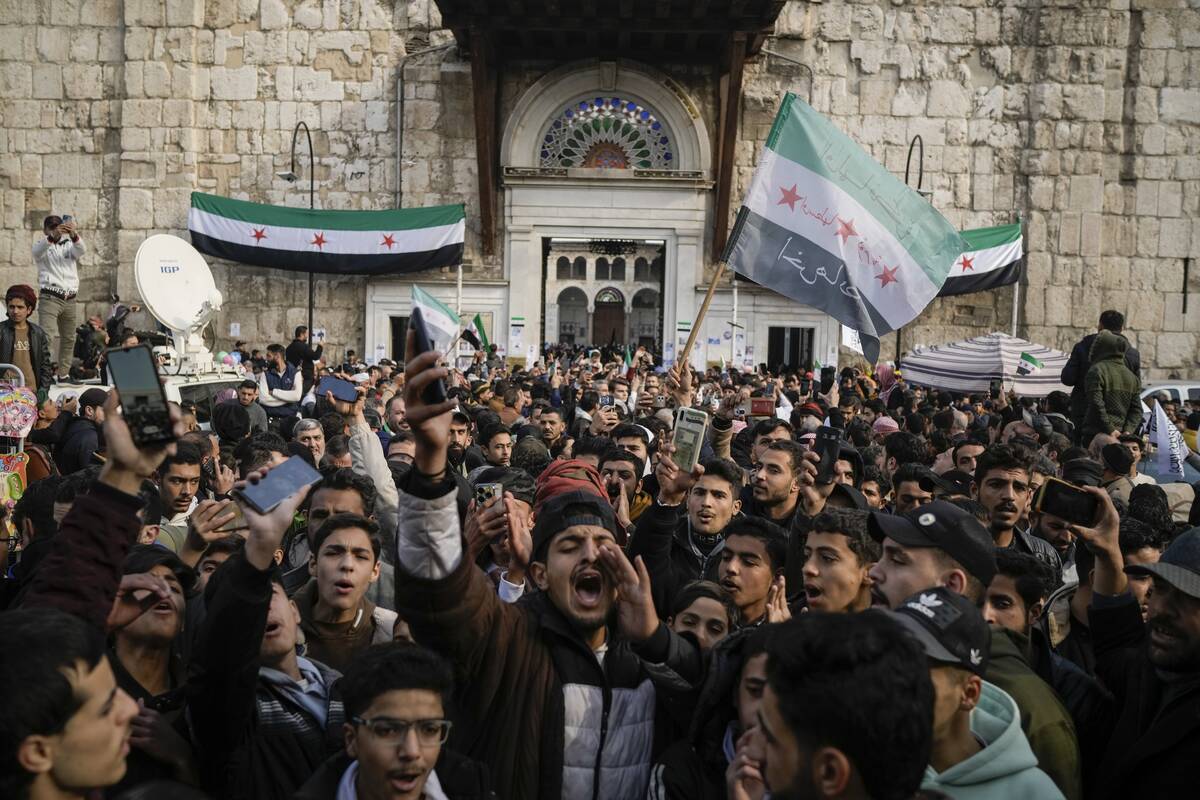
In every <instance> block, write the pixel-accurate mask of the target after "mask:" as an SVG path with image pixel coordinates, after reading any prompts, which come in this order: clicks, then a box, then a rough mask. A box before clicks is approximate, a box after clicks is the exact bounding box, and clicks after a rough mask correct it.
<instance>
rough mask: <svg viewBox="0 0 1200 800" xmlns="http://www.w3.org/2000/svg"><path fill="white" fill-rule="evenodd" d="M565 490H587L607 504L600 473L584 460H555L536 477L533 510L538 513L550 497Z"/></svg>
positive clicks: (606, 494) (565, 491) (606, 493)
mask: <svg viewBox="0 0 1200 800" xmlns="http://www.w3.org/2000/svg"><path fill="white" fill-rule="evenodd" d="M567 492H587V493H590V494H592V495H595V496H596V497H598V498H600V499H601V500H602V501H603V502H604V503H605V505H607V504H608V492H606V491H605V490H604V483H603V482H602V481H601V480H600V473H599V472H597V471H596V470H595V469H594V468H593V467H592V465H591V464H588V463H587V462H586V461H579V460H574V459H573V460H571V461H555V462H554V463H553V464H551V465H550V466H549V467H548V468H546V470H545V471H543V472H542V474H541V475H539V476H538V479H537V490H536V492H535V493H534V511H535V513H537V514H538V515H540V514H541V512H542V507H543V506H544V505H545V504H546V503H547V502H548V501H549V500H551V499H552V498H554V497H557V496H558V495H560V494H565V493H567Z"/></svg>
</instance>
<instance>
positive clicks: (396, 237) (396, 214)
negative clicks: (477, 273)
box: [188, 192, 466, 275]
mask: <svg viewBox="0 0 1200 800" xmlns="http://www.w3.org/2000/svg"><path fill="white" fill-rule="evenodd" d="M188 230H189V231H190V232H191V234H192V245H193V246H194V247H195V248H196V249H197V250H199V251H200V252H201V253H206V254H208V255H210V256H215V257H216V258H224V259H227V260H229V261H237V262H239V263H242V264H253V265H255V266H259V267H273V268H275V269H284V270H289V271H292V272H322V273H332V274H338V275H393V274H398V273H405V272H416V271H418V270H423V269H432V268H433V267H446V266H453V265H455V264H458V263H460V262H461V261H462V257H463V235H464V231H465V230H466V221H465V213H464V211H463V206H462V205H453V206H433V207H431V208H393V209H388V210H385V211H313V210H311V209H307V208H288V207H285V206H270V205H264V204H262V203H250V202H247V201H245V200H233V199H231V198H228V197H218V196H217V195H212V194H204V193H202V192H192V208H191V211H189V212H188Z"/></svg>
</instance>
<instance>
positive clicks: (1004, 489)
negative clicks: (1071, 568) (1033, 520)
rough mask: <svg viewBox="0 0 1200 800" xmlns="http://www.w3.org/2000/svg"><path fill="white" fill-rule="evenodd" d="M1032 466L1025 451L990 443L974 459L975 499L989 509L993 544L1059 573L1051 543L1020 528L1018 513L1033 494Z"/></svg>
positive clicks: (1058, 563)
mask: <svg viewBox="0 0 1200 800" xmlns="http://www.w3.org/2000/svg"><path fill="white" fill-rule="evenodd" d="M1032 468H1033V465H1032V459H1031V458H1030V457H1029V456H1028V454H1027V453H1026V451H1024V450H1022V449H1020V448H1017V447H1013V446H1012V445H1006V444H994V445H992V446H991V447H989V448H988V449H987V450H985V451H983V453H982V454H980V456H979V458H978V459H977V460H976V466H975V483H974V490H975V499H976V500H978V501H979V503H980V505H982V506H983V507H984V508H985V509H986V510H987V512H988V530H989V531H990V532H991V534H992V541H993V542H995V543H996V547H999V548H1010V547H1011V548H1013V549H1014V550H1016V551H1017V552H1020V553H1028V554H1029V555H1032V556H1036V557H1037V558H1038V559H1040V560H1041V561H1043V562H1045V563H1046V564H1047V565H1049V566H1050V567H1052V568H1053V569H1054V571H1055V572H1059V571H1061V570H1062V561H1061V559H1060V558H1059V555H1058V551H1057V550H1055V549H1054V546H1053V545H1052V544H1050V543H1049V542H1047V541H1046V540H1044V539H1040V538H1038V537H1036V536H1034V535H1032V534H1031V533H1030V532H1029V531H1028V530H1025V529H1022V528H1021V527H1020V521H1021V515H1022V514H1024V513H1025V509H1026V508H1027V507H1028V506H1029V500H1030V498H1031V497H1032V496H1033V484H1032V483H1031V480H1032V475H1031V473H1032Z"/></svg>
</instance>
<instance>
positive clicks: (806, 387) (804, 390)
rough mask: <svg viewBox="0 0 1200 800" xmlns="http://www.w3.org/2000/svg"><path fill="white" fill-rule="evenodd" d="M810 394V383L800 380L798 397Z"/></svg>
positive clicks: (803, 379) (806, 379)
mask: <svg viewBox="0 0 1200 800" xmlns="http://www.w3.org/2000/svg"><path fill="white" fill-rule="evenodd" d="M810 394H812V381H810V380H809V379H808V378H801V379H800V396H801V397H807V396H808V395H810Z"/></svg>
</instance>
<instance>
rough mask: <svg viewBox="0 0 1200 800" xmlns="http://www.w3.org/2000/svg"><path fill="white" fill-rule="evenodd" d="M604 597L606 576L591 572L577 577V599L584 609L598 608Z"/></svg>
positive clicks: (582, 573)
mask: <svg viewBox="0 0 1200 800" xmlns="http://www.w3.org/2000/svg"><path fill="white" fill-rule="evenodd" d="M603 596H604V576H602V575H601V574H600V573H599V572H595V571H593V570H589V571H587V572H581V573H579V575H577V576H576V577H575V597H576V599H577V600H578V601H579V605H581V606H583V607H584V608H596V607H597V606H599V605H600V601H601V599H602V598H603Z"/></svg>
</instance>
